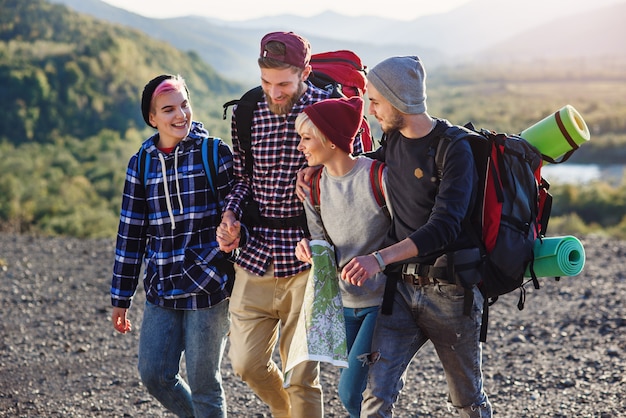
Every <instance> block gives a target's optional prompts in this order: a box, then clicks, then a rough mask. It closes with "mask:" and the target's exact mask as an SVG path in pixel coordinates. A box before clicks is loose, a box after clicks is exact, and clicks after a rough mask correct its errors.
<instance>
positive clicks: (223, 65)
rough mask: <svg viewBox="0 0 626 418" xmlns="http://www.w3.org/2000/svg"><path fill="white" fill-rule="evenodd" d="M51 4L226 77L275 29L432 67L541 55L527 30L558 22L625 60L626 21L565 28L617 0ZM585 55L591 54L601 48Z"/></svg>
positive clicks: (557, 27) (565, 36) (562, 35)
mask: <svg viewBox="0 0 626 418" xmlns="http://www.w3.org/2000/svg"><path fill="white" fill-rule="evenodd" d="M52 1H54V2H58V3H63V4H66V5H68V6H69V7H72V8H74V9H76V10H78V11H81V12H83V13H88V14H92V15H97V16H98V17H99V18H101V19H104V20H109V21H112V22H115V23H121V24H126V25H130V26H133V27H135V28H136V29H139V30H142V31H144V32H146V33H147V34H149V35H150V36H152V37H155V38H157V39H162V40H167V41H168V42H171V43H172V44H173V45H175V46H176V47H178V48H181V49H183V50H188V49H193V50H195V51H197V53H198V54H199V55H200V56H201V57H203V59H204V60H205V61H207V62H208V63H210V64H211V65H212V66H214V67H215V68H216V70H217V71H218V72H220V73H221V74H225V75H228V76H230V77H233V78H235V79H237V80H240V81H246V82H249V81H252V80H258V74H257V69H256V66H255V65H254V63H255V57H256V55H257V53H258V51H257V50H258V42H259V40H260V38H261V37H262V36H263V35H264V34H265V33H266V32H268V31H272V30H293V31H296V32H298V33H301V34H302V35H303V36H306V37H307V38H308V39H309V41H310V42H311V45H312V47H313V50H314V52H320V51H326V50H333V49H352V50H353V51H355V52H356V53H357V54H359V55H360V56H361V58H362V59H363V61H364V62H365V63H366V65H368V66H370V67H371V66H373V65H375V64H376V63H378V62H379V61H381V60H382V59H384V58H386V57H388V56H391V55H419V56H420V57H421V58H422V60H423V61H424V62H425V63H427V65H428V67H429V68H435V67H438V66H441V65H450V64H453V65H456V64H458V63H462V62H476V61H480V60H483V59H484V58H485V57H489V58H492V59H493V60H510V59H512V58H518V57H516V56H513V57H511V54H509V53H507V45H506V42H508V40H509V39H511V40H512V42H513V41H514V42H515V44H514V45H515V49H516V50H520V51H524V56H525V58H526V59H535V58H536V59H544V58H545V57H546V55H548V56H549V55H550V52H549V51H551V49H549V48H546V45H543V44H542V43H541V42H537V41H533V42H531V41H530V40H529V41H528V42H529V44H528V45H529V46H528V47H526V48H521V47H520V45H524V44H525V42H524V39H525V37H526V36H527V35H524V34H527V33H532V31H533V28H540V27H542V26H546V25H552V26H553V31H552V32H553V36H552V38H551V39H552V41H553V42H554V44H559V43H564V42H568V40H569V39H571V38H572V36H573V37H574V38H576V39H582V38H586V39H589V43H595V44H596V45H603V52H608V53H612V54H614V55H616V56H625V57H626V50H625V49H624V47H623V46H622V45H621V40H622V39H624V38H626V26H625V25H621V24H620V25H615V27H614V29H615V30H614V32H611V35H610V36H607V34H606V31H592V32H587V31H586V32H585V33H574V34H571V33H570V31H569V29H568V27H569V25H568V19H577V20H584V19H585V16H588V15H593V16H594V18H597V19H600V20H601V21H604V20H606V19H609V18H610V16H611V15H612V13H614V12H612V11H611V10H612V8H611V6H612V5H618V4H622V5H623V4H626V2H624V1H621V2H620V1H616V0H596V1H594V2H593V4H590V3H589V2H588V1H586V0H569V1H568V2H567V9H566V10H561V9H559V7H558V6H559V4H561V5H562V4H564V3H563V2H545V1H543V0H528V1H527V2H524V4H523V5H522V4H521V3H510V2H502V1H500V0H473V1H470V2H469V3H466V4H464V5H463V6H461V7H459V8H457V9H454V10H452V11H450V12H446V13H439V14H435V15H428V16H422V17H420V18H417V19H415V20H412V21H409V22H406V21H398V20H392V19H387V18H380V17H376V16H360V17H348V16H344V15H340V14H338V13H335V12H330V11H327V12H323V13H320V14H318V15H315V16H312V17H301V16H293V15H278V16H272V17H264V18H258V19H252V20H247V21H237V22H227V21H222V20H219V19H215V18H211V17H203V16H188V17H178V18H171V19H150V18H146V17H143V16H140V15H137V14H134V13H131V12H127V11H124V10H122V9H119V8H116V7H114V6H111V5H108V4H106V3H104V2H102V1H100V0H52ZM399 13H401V12H399ZM207 22H208V23H209V24H206V23H207ZM180 28H183V29H182V30H181V29H180ZM516 36H519V38H515V37H516ZM409 40H415V41H409ZM577 42H578V41H577ZM585 44H587V42H585ZM584 53H585V56H587V57H593V56H595V54H596V51H595V50H593V49H592V50H586V51H584Z"/></svg>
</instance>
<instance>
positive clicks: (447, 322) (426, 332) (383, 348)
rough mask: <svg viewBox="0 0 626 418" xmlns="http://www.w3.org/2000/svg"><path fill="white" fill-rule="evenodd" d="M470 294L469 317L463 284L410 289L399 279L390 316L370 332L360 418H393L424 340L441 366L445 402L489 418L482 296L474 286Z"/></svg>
mask: <svg viewBox="0 0 626 418" xmlns="http://www.w3.org/2000/svg"><path fill="white" fill-rule="evenodd" d="M473 294H474V305H473V307H472V310H471V315H470V316H467V315H464V314H463V296H464V289H463V288H462V287H461V286H457V285H454V284H441V283H439V284H435V285H432V284H431V285H425V286H418V285H415V286H414V285H410V284H406V283H404V282H403V281H402V280H401V279H400V280H399V282H398V285H397V290H396V293H395V297H394V303H393V312H392V314H391V315H382V314H380V315H379V316H378V320H377V322H376V327H375V329H374V336H373V341H372V351H373V353H372V355H373V358H372V363H371V364H370V371H369V375H368V380H367V388H366V389H365V392H364V394H363V405H362V411H361V417H392V416H393V412H392V408H393V405H394V403H395V402H396V400H397V399H398V396H399V394H400V391H401V390H402V388H403V386H404V382H405V379H406V370H407V368H408V366H409V364H410V362H411V360H412V359H413V357H414V356H415V355H416V353H417V352H418V350H419V349H420V348H421V347H422V346H423V345H424V344H425V343H426V342H427V341H428V340H430V341H432V343H433V346H434V347H435V351H436V352H437V355H438V357H439V360H440V361H441V364H442V366H443V370H444V373H445V376H446V381H447V383H448V400H449V402H450V403H451V404H452V405H453V406H454V407H455V408H456V409H457V412H458V414H459V416H461V417H464V418H470V417H471V418H479V417H480V418H483V417H491V404H490V403H489V400H488V399H487V395H486V394H485V392H484V390H483V375H482V348H481V344H480V341H479V338H480V325H481V315H482V304H483V296H482V294H481V293H480V291H479V290H478V289H477V288H476V287H474V289H473ZM409 395H412V396H415V395H416V394H412V393H410V394H409Z"/></svg>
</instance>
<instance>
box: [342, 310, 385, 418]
mask: <svg viewBox="0 0 626 418" xmlns="http://www.w3.org/2000/svg"><path fill="white" fill-rule="evenodd" d="M343 316H344V318H345V321H346V337H347V343H348V367H347V368H343V369H341V377H340V378H339V385H338V392H339V398H340V399H341V402H342V403H343V406H344V407H345V408H346V410H347V411H348V413H349V414H350V418H358V417H359V415H360V414H361V401H362V400H363V390H365V385H366V384H367V372H368V370H369V366H368V364H367V359H366V358H363V355H365V356H367V355H368V354H369V353H370V352H371V351H372V333H373V332H374V325H375V324H376V317H377V316H378V306H372V307H368V308H343Z"/></svg>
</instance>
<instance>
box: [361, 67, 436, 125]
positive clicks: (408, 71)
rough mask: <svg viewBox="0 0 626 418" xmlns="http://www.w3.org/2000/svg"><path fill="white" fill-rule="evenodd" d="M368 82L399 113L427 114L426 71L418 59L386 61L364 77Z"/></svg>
mask: <svg viewBox="0 0 626 418" xmlns="http://www.w3.org/2000/svg"><path fill="white" fill-rule="evenodd" d="M367 80H368V81H369V82H370V83H372V85H373V86H374V88H375V89H376V90H378V91H379V92H380V94H381V95H382V96H383V97H384V98H385V99H387V100H388V101H389V103H391V105H392V106H393V107H395V108H396V109H398V110H399V111H400V112H402V113H406V114H409V115H417V114H419V113H424V112H426V84H425V81H426V70H424V67H423V66H422V62H421V61H420V59H419V58H418V57H416V56H406V57H391V58H387V59H386V60H384V61H382V62H381V63H379V64H377V65H376V66H375V67H374V68H372V69H371V70H370V71H369V72H368V73H367Z"/></svg>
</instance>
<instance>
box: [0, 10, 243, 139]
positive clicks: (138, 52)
mask: <svg viewBox="0 0 626 418" xmlns="http://www.w3.org/2000/svg"><path fill="white" fill-rule="evenodd" d="M0 9H1V10H2V11H3V12H2V13H1V14H0V41H1V42H0V79H1V80H2V85H1V86H0V97H2V99H3V105H4V106H3V107H4V115H3V118H1V119H0V138H3V139H5V140H6V139H10V140H12V141H15V140H16V139H18V140H19V141H20V142H22V141H32V142H38V143H49V142H52V141H54V140H55V139H56V138H57V137H58V136H59V135H61V136H64V135H71V136H74V137H78V138H81V137H86V136H90V135H94V134H97V133H98V132H100V131H101V130H102V129H110V130H113V131H115V132H119V133H120V134H124V133H125V132H126V130H128V129H132V128H137V129H143V128H144V125H145V124H144V122H143V119H142V118H141V113H140V111H139V105H138V103H139V97H140V93H141V89H142V88H143V86H144V84H145V83H146V82H147V81H148V80H149V79H151V78H152V77H154V76H155V75H158V74H161V73H179V74H181V75H183V77H185V79H186V80H187V82H188V84H189V88H190V90H191V95H192V103H193V104H194V108H195V109H196V115H197V116H201V117H203V118H201V119H207V118H209V117H210V115H211V112H213V116H215V115H216V113H215V112H218V111H219V110H220V109H219V107H218V106H213V107H211V106H210V104H211V103H221V102H222V101H221V100H215V99H216V98H217V97H229V98H230V97H232V96H233V95H234V94H235V93H236V92H239V91H241V87H240V86H239V85H238V84H236V83H234V82H231V81H228V80H226V79H224V78H223V77H221V76H219V75H218V74H217V73H216V72H215V70H214V69H213V68H211V67H210V66H209V65H208V64H206V62H205V61H203V60H202V59H201V58H200V57H199V56H198V55H197V54H196V53H195V52H183V51H180V50H178V49H176V48H174V47H172V46H171V45H169V44H167V43H165V42H161V41H156V40H153V39H151V38H149V37H148V36H146V35H145V34H143V33H141V32H139V31H135V30H132V29H129V28H125V27H122V26H118V25H114V24H108V23H104V22H101V21H98V20H95V19H93V18H91V17H88V16H86V15H81V14H77V13H75V12H72V11H70V10H69V9H67V8H66V7H65V6H61V5H53V4H50V3H48V2H46V1H43V0H0ZM7 12H8V13H7Z"/></svg>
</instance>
